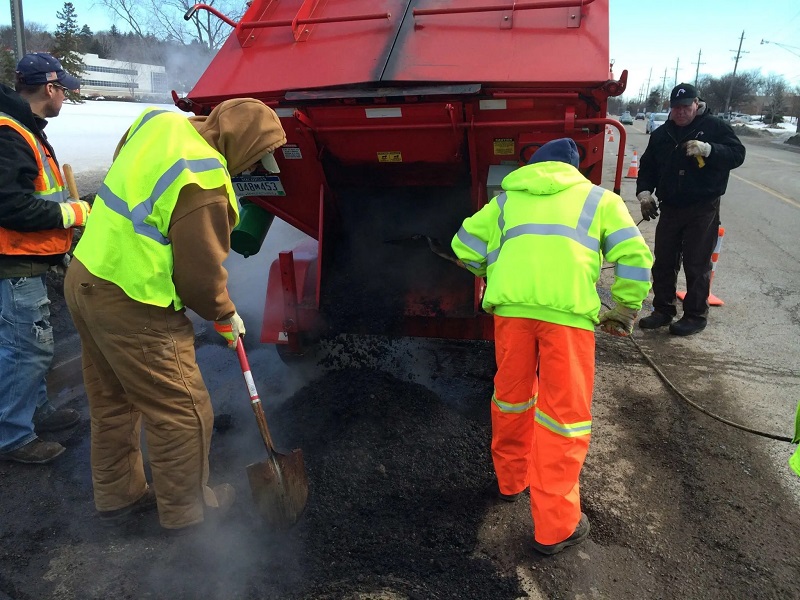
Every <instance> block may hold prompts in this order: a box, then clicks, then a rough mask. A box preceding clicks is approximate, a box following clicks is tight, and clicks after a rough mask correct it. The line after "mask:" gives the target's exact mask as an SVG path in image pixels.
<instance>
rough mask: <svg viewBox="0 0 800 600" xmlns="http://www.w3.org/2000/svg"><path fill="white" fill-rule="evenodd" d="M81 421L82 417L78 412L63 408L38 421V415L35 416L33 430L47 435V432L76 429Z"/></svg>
mask: <svg viewBox="0 0 800 600" xmlns="http://www.w3.org/2000/svg"><path fill="white" fill-rule="evenodd" d="M80 420H81V415H80V413H79V412H78V411H77V410H72V409H71V408H61V409H58V410H54V411H53V412H51V413H50V414H48V415H45V416H44V417H42V418H40V419H37V418H36V415H34V416H33V430H34V431H35V432H36V433H45V432H47V431H61V430H62V429H68V428H70V427H74V426H75V425H77V424H78V422H79V421H80Z"/></svg>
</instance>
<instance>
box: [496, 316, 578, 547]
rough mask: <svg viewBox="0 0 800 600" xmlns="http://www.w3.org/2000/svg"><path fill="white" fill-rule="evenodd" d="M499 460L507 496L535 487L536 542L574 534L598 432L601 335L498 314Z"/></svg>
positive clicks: (498, 470) (550, 542)
mask: <svg viewBox="0 0 800 600" xmlns="http://www.w3.org/2000/svg"><path fill="white" fill-rule="evenodd" d="M495 355H496V359H497V374H496V376H495V379H494V387H495V393H494V396H493V397H492V460H493V462H494V469H495V472H496V473H497V481H498V485H499V488H500V493H501V494H503V495H504V496H505V497H506V498H509V499H511V498H514V497H515V496H516V495H517V494H519V493H520V492H521V491H523V490H524V489H525V488H526V487H528V485H529V484H530V491H531V513H532V515H533V522H534V523H535V526H536V529H535V538H536V541H537V542H538V543H540V544H543V545H545V546H551V545H555V544H558V543H559V542H561V541H563V540H565V539H567V538H569V537H570V536H571V535H572V533H573V532H574V530H575V528H576V524H577V523H579V522H580V520H581V505H580V494H579V489H578V476H579V474H580V472H581V468H582V467H583V461H584V460H585V459H586V453H587V452H588V450H589V437H590V435H591V431H592V413H591V405H592V385H593V381H594V333H593V332H592V331H587V330H585V329H578V328H576V327H566V326H564V325H556V324H553V323H547V322H545V321H538V320H534V319H521V318H513V317H495Z"/></svg>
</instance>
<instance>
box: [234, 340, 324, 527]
mask: <svg viewBox="0 0 800 600" xmlns="http://www.w3.org/2000/svg"><path fill="white" fill-rule="evenodd" d="M236 354H237V355H238V356H239V364H240V365H241V366H242V375H244V380H245V383H246V384H247V391H248V393H249V394H250V405H251V406H252V407H253V412H254V413H255V415H256V422H257V423H258V430H259V431H260V432H261V437H262V438H263V440H264V446H266V448H267V460H263V461H261V462H257V463H253V464H251V465H248V467H247V478H248V479H249V481H250V492H251V493H252V495H253V501H254V502H255V504H256V508H257V509H258V512H259V514H261V517H262V518H263V519H264V521H265V522H266V523H267V525H268V526H269V527H271V528H273V529H287V528H289V527H291V526H292V525H294V524H295V523H297V521H298V519H299V518H300V515H301V514H302V513H303V510H304V509H305V507H306V501H307V500H308V478H307V477H306V469H305V465H304V464H303V451H302V450H299V449H295V450H292V451H291V452H290V453H289V454H281V453H280V452H278V451H277V450H275V446H274V444H273V443H272V436H270V434H269V429H267V418H266V417H265V416H264V409H263V407H262V406H261V398H260V397H259V396H258V392H257V391H256V384H255V382H254V381H253V375H252V373H251V372H250V363H249V362H248V361H247V354H245V351H244V343H242V340H241V338H240V339H239V341H238V343H237V344H236Z"/></svg>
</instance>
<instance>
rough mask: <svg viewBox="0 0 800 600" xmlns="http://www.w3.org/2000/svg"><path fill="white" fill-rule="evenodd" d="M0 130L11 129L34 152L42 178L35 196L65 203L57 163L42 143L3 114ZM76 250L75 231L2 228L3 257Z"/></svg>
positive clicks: (67, 193) (36, 185) (38, 180)
mask: <svg viewBox="0 0 800 600" xmlns="http://www.w3.org/2000/svg"><path fill="white" fill-rule="evenodd" d="M0 127H11V129H13V130H15V131H16V132H17V133H19V134H20V135H21V136H22V137H23V138H25V141H26V142H28V144H29V145H30V147H31V150H33V155H34V156H35V157H36V164H37V165H38V167H39V174H38V176H37V177H36V179H35V180H34V182H33V187H34V192H33V196H34V197H36V198H41V199H42V200H48V201H50V202H65V201H66V200H67V198H68V197H69V192H68V191H67V190H66V189H65V188H64V179H63V177H62V176H61V170H60V169H59V168H58V164H56V161H55V159H54V158H53V157H52V156H50V155H49V154H48V153H47V151H46V149H45V147H44V145H43V144H42V143H41V142H40V141H39V139H38V138H37V137H36V136H35V135H34V134H33V133H32V132H31V131H30V130H29V129H28V128H27V127H25V126H24V125H23V124H22V123H20V122H19V121H17V120H16V119H14V118H13V117H11V116H9V115H7V114H5V113H0ZM71 246H72V229H43V230H41V231H14V230H12V229H5V228H3V227H0V254H4V255H23V256H39V255H42V256H47V255H51V254H64V253H65V252H67V251H68V250H69V249H70V247H71Z"/></svg>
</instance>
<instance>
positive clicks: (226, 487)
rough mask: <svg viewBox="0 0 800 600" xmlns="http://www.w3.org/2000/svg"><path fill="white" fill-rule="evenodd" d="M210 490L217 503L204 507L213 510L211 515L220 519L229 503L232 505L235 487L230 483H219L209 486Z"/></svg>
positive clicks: (226, 511)
mask: <svg viewBox="0 0 800 600" xmlns="http://www.w3.org/2000/svg"><path fill="white" fill-rule="evenodd" d="M211 490H212V491H213V492H214V496H216V498H217V505H216V506H209V507H206V508H208V509H209V511H213V512H211V515H213V517H214V518H215V519H221V518H222V517H224V516H225V515H226V514H227V513H228V511H229V510H230V508H231V505H233V501H234V500H235V499H236V489H235V488H234V487H233V486H232V485H231V484H230V483H221V484H219V485H216V486H214V487H213V488H211Z"/></svg>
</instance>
